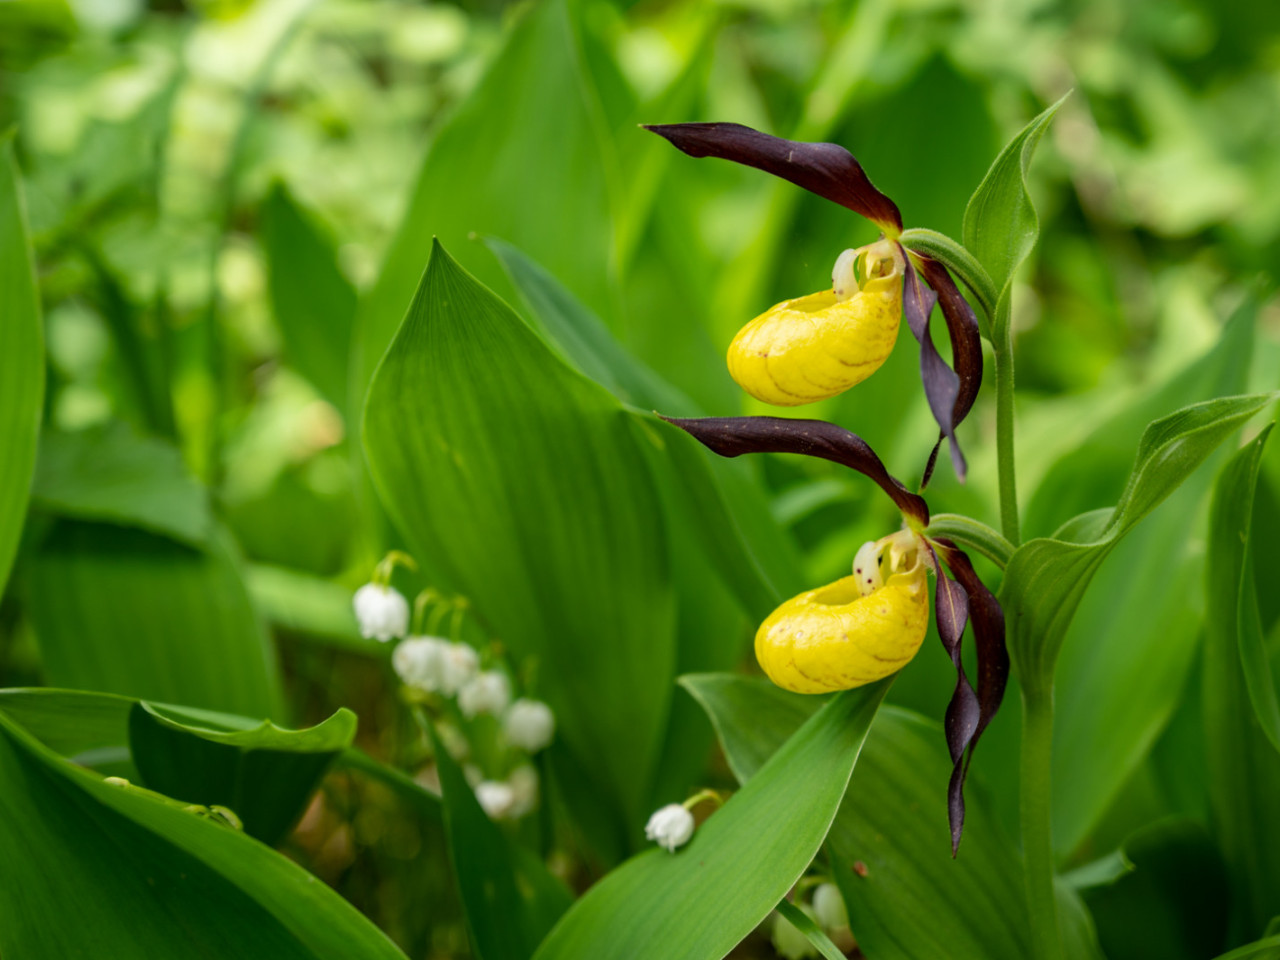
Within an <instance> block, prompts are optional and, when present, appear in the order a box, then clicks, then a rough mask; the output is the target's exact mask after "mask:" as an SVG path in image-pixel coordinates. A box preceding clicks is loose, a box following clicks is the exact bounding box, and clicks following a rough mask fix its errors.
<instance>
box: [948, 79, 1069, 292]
mask: <svg viewBox="0 0 1280 960" xmlns="http://www.w3.org/2000/svg"><path fill="white" fill-rule="evenodd" d="M1065 99H1066V97H1063V99H1062V100H1059V101H1058V102H1057V103H1055V104H1054V105H1053V106H1051V107H1049V109H1047V110H1045V111H1044V112H1043V113H1041V114H1040V115H1039V116H1037V117H1036V118H1035V119H1034V120H1032V121H1031V122H1030V123H1029V124H1027V125H1026V126H1025V127H1023V128H1022V130H1021V131H1019V133H1018V135H1017V136H1015V137H1014V138H1013V139H1012V140H1010V141H1009V142H1008V144H1006V145H1005V148H1004V149H1003V150H1001V151H1000V155H999V156H998V157H996V159H995V162H994V163H992V164H991V169H990V170H988V171H987V175H986V176H985V177H984V178H983V179H982V183H980V184H978V189H977V190H975V191H974V192H973V196H972V197H970V198H969V206H968V207H966V208H965V211H964V245H965V247H967V248H968V250H969V252H970V253H972V254H973V255H974V256H975V257H977V258H978V262H979V263H981V264H982V266H983V267H985V268H986V270H987V274H988V275H989V276H990V277H991V280H992V282H993V283H994V284H995V288H996V290H998V291H1000V293H999V297H1000V299H1003V298H1004V297H1005V291H1006V290H1007V289H1008V287H1009V284H1010V282H1011V281H1012V280H1013V275H1014V273H1015V272H1016V271H1017V269H1018V267H1019V266H1020V265H1021V263H1022V261H1023V260H1025V259H1026V258H1027V254H1029V253H1030V252H1031V248H1032V247H1034V246H1035V245H1036V239H1037V238H1038V237H1039V236H1040V219H1039V218H1038V217H1037V216H1036V208H1035V206H1034V205H1032V203H1031V197H1030V195H1029V194H1028V193H1027V168H1028V167H1029V166H1030V165H1031V157H1032V156H1033V155H1034V154H1035V151H1036V147H1037V146H1039V144H1040V138H1041V137H1043V136H1044V132H1045V130H1047V129H1048V127H1049V121H1051V120H1052V119H1053V116H1054V114H1055V113H1057V112H1058V108H1059V107H1061V106H1062V103H1063V100H1065Z"/></svg>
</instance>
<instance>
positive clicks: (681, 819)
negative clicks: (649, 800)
mask: <svg viewBox="0 0 1280 960" xmlns="http://www.w3.org/2000/svg"><path fill="white" fill-rule="evenodd" d="M644 835H645V838H646V839H648V840H652V841H653V842H654V843H656V844H657V845H658V846H660V847H663V848H664V849H666V850H668V851H670V852H671V853H674V852H675V849H676V847H683V846H684V845H685V844H686V843H688V842H689V838H690V837H692V836H693V814H692V813H690V812H689V811H688V810H687V809H685V807H684V806H683V805H682V804H679V803H669V804H667V805H666V806H665V807H661V808H659V809H658V810H656V811H654V814H653V816H651V817H650V818H649V822H648V823H646V824H645V826H644Z"/></svg>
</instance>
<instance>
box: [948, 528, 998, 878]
mask: <svg viewBox="0 0 1280 960" xmlns="http://www.w3.org/2000/svg"><path fill="white" fill-rule="evenodd" d="M930 544H931V545H932V547H933V548H934V550H935V553H934V557H935V559H936V558H937V556H938V552H937V551H941V556H942V560H943V561H944V562H945V563H946V565H947V566H948V567H949V568H950V569H951V572H952V574H953V575H954V576H955V578H956V581H958V584H959V586H960V587H962V588H963V590H964V593H965V596H966V598H967V606H966V609H967V612H968V619H969V622H970V623H971V624H972V625H973V637H974V641H975V643H976V646H977V655H978V657H977V659H978V689H977V692H976V693H975V692H974V690H973V688H972V687H971V686H970V685H969V682H968V680H967V679H966V678H965V676H964V667H963V665H962V664H961V660H960V642H959V639H958V638H956V640H955V646H954V649H953V648H952V646H951V642H950V639H949V638H950V637H952V636H954V630H953V629H952V625H951V624H948V625H947V627H946V632H945V633H944V627H943V621H942V614H941V613H939V615H938V632H939V634H940V635H941V636H942V641H943V644H944V645H946V646H947V652H948V653H950V654H951V660H952V662H953V663H954V664H955V665H956V670H957V673H958V679H957V681H956V690H955V693H954V694H953V695H952V698H951V703H950V704H948V705H947V713H946V736H947V748H948V750H950V752H951V762H952V763H953V764H954V765H955V766H954V767H953V769H952V771H951V779H950V782H949V784H948V785H947V813H948V817H949V818H950V822H951V855H952V856H953V857H954V856H955V855H956V851H957V850H958V849H959V846H960V836H961V834H962V832H963V829H964V781H965V777H967V776H968V773H969V763H970V761H971V760H972V759H973V751H974V749H975V748H976V747H977V745H978V740H979V738H980V737H981V736H982V733H983V731H984V730H986V729H987V726H988V724H990V723H991V720H992V718H993V717H994V716H995V714H996V711H997V710H999V709H1000V703H1001V701H1002V700H1003V699H1004V691H1005V687H1006V686H1007V684H1008V682H1009V651H1008V648H1007V647H1006V646H1005V630H1004V610H1003V609H1001V607H1000V602H999V601H998V600H996V598H995V595H994V594H993V593H992V592H991V591H990V590H988V589H987V587H986V584H984V583H983V582H982V581H981V580H980V579H979V578H978V574H977V573H976V572H975V571H974V569H973V564H972V563H970V562H969V557H968V556H967V555H966V554H965V552H964V551H963V550H961V549H960V548H959V547H957V546H956V545H955V543H953V542H952V541H950V540H946V539H939V540H931V541H930ZM937 573H938V584H939V588H938V589H939V592H940V593H941V591H942V590H943V589H944V588H943V584H944V583H949V582H950V581H949V580H948V578H947V577H946V574H945V573H944V572H943V570H942V567H941V565H939V566H938V568H937ZM946 589H947V590H948V592H950V589H951V588H950V587H947V588H946ZM937 604H938V605H941V604H942V600H941V599H939V600H938V601H937ZM947 605H948V607H953V606H954V601H951V600H948V601H947ZM953 619H954V618H953Z"/></svg>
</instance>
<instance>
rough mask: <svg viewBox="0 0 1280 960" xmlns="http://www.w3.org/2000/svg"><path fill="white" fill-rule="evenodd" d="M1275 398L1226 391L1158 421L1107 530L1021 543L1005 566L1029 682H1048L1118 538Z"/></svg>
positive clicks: (1015, 645)
mask: <svg viewBox="0 0 1280 960" xmlns="http://www.w3.org/2000/svg"><path fill="white" fill-rule="evenodd" d="M1274 399H1275V398H1274V396H1273V395H1271V394H1253V395H1249V396H1242V397H1223V398H1220V399H1217V400H1210V401H1207V402H1205V403H1198V404H1192V405H1191V406H1189V407H1185V408H1183V409H1182V410H1179V411H1177V412H1175V413H1172V414H1170V415H1169V416H1167V417H1164V418H1163V419H1160V420H1157V421H1155V422H1154V423H1152V424H1151V425H1150V426H1149V427H1148V428H1147V430H1146V432H1145V433H1144V434H1143V437H1142V442H1141V443H1140V444H1139V446H1138V453H1137V458H1136V462H1135V464H1134V468H1133V472H1132V473H1131V474H1130V475H1129V481H1128V484H1127V486H1126V487H1125V491H1124V493H1123V494H1122V495H1121V497H1120V501H1119V503H1118V504H1117V505H1116V507H1115V509H1114V511H1113V512H1112V513H1111V515H1110V519H1109V520H1107V521H1106V523H1105V525H1102V526H1101V529H1100V530H1098V531H1096V533H1095V534H1094V535H1092V536H1090V537H1088V538H1082V539H1080V540H1066V539H1051V538H1044V539H1037V540H1031V541H1028V542H1027V543H1024V544H1023V545H1022V546H1021V547H1019V548H1018V550H1017V551H1016V552H1015V553H1014V555H1013V558H1012V559H1011V560H1010V561H1009V566H1008V568H1007V569H1006V570H1005V577H1004V582H1003V584H1002V585H1001V589H1000V598H1001V602H1002V603H1003V604H1004V608H1005V612H1006V613H1007V614H1010V615H1011V622H1012V624H1013V631H1012V634H1011V636H1010V638H1009V649H1010V652H1011V653H1012V654H1013V657H1014V661H1015V663H1016V664H1017V665H1018V669H1019V679H1020V680H1021V682H1022V683H1023V685H1024V687H1025V686H1033V687H1038V688H1040V689H1047V688H1048V686H1049V684H1050V683H1051V680H1052V676H1053V669H1054V666H1055V664H1056V662H1057V657H1058V651H1059V650H1060V649H1061V646H1062V641H1063V639H1064V637H1065V636H1066V633H1067V628H1068V626H1070V623H1071V618H1072V617H1073V616H1074V615H1075V612H1076V608H1077V607H1078V606H1079V605H1080V600H1081V597H1083V595H1084V591H1085V589H1086V588H1087V587H1088V585H1089V581H1090V580H1091V579H1092V577H1093V574H1094V573H1095V572H1096V571H1097V569H1098V567H1099V566H1100V565H1101V563H1102V561H1103V560H1105V559H1106V557H1107V555H1108V554H1109V553H1110V552H1111V550H1112V549H1114V547H1115V545H1116V544H1117V543H1119V542H1120V540H1121V539H1122V538H1123V537H1124V536H1125V534H1127V533H1128V532H1129V531H1130V530H1131V529H1133V527H1134V526H1136V525H1137V524H1138V522H1139V521H1141V520H1142V518H1143V517H1145V516H1146V515H1147V514H1148V513H1150V512H1151V511H1152V510H1153V509H1154V508H1155V507H1156V506H1157V505H1158V504H1159V503H1160V502H1161V501H1162V500H1164V499H1165V498H1166V497H1168V496H1169V494H1171V493H1172V492H1173V491H1174V490H1176V489H1177V488H1178V486H1179V485H1180V484H1181V483H1182V481H1183V480H1185V479H1186V478H1187V476H1188V475H1190V473H1191V472H1192V471H1193V470H1194V469H1195V468H1196V467H1197V466H1199V465H1200V464H1201V463H1202V462H1203V461H1204V459H1205V458H1206V457H1208V456H1209V454H1211V453H1212V452H1213V451H1214V449H1215V448H1217V446H1218V445H1219V444H1220V443H1221V442H1222V441H1223V440H1225V439H1226V438H1227V437H1228V436H1230V435H1231V434H1232V433H1234V432H1235V431H1236V430H1238V429H1239V428H1240V426H1241V425H1242V424H1243V423H1244V422H1245V421H1247V420H1248V419H1249V418H1250V417H1252V416H1253V415H1254V414H1256V413H1257V412H1258V411H1260V410H1262V409H1263V408H1264V407H1266V406H1267V405H1268V404H1270V403H1271V402H1273V400H1274ZM1060 535H1061V533H1060Z"/></svg>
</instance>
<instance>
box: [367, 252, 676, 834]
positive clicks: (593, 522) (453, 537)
mask: <svg viewBox="0 0 1280 960" xmlns="http://www.w3.org/2000/svg"><path fill="white" fill-rule="evenodd" d="M364 442H365V450H366V452H367V455H368V459H369V464H370V468H371V471H372V474H373V477H374V480H375V482H376V483H377V486H378V490H379V493H380V494H381V497H382V501H383V503H384V505H385V506H386V508H387V511H388V513H389V514H390V515H391V516H392V518H393V519H394V520H395V522H396V524H397V526H398V527H399V528H400V530H401V531H402V533H403V534H404V536H405V537H406V539H407V542H408V544H409V547H410V548H411V549H412V551H413V553H414V555H415V556H416V557H417V559H418V561H419V563H420V564H421V565H423V567H424V569H425V570H426V571H428V573H429V575H430V576H431V577H432V579H433V580H436V581H440V582H442V583H444V584H447V585H449V586H450V587H452V588H453V589H455V590H458V591H461V592H462V593H463V594H465V595H466V596H467V597H469V598H470V600H471V601H472V603H473V605H474V608H475V609H476V610H477V611H478V612H479V613H480V615H481V616H482V617H483V618H484V621H485V622H486V623H487V624H488V625H489V626H490V627H491V629H492V630H493V632H494V635H495V636H497V637H500V638H501V639H502V641H503V643H504V644H505V645H506V646H507V648H508V649H509V650H510V651H511V653H512V654H513V655H514V656H515V658H516V659H517V661H521V660H523V659H525V658H529V657H532V658H535V659H536V661H537V663H538V685H539V695H540V696H544V697H545V699H546V700H547V701H548V702H549V703H550V704H551V705H552V707H553V709H554V710H555V711H556V717H557V721H558V729H559V731H560V732H561V736H560V737H559V738H558V740H557V744H558V745H559V746H560V747H561V748H563V747H567V748H568V753H569V754H571V757H570V758H567V759H571V760H572V762H573V763H574V764H575V765H576V766H578V767H579V769H580V770H581V771H582V773H583V775H584V776H586V777H587V779H588V780H589V781H590V782H591V783H592V784H593V787H594V790H593V793H592V794H591V795H585V794H579V792H578V791H575V792H574V794H575V796H571V797H570V799H571V800H580V801H581V806H582V808H583V811H584V815H590V814H591V813H592V812H593V811H594V812H595V813H596V815H597V816H600V815H604V816H605V817H613V818H618V819H617V820H615V821H614V823H613V826H612V830H613V832H614V840H613V843H612V846H613V848H614V850H615V852H616V851H617V850H618V849H620V848H622V847H623V846H624V843H625V840H624V838H625V837H627V836H628V835H630V836H634V835H635V834H636V832H638V829H639V826H640V824H641V817H642V815H643V813H644V810H643V806H642V805H643V804H644V803H645V799H644V798H645V797H646V795H647V794H646V791H647V787H648V785H649V783H650V782H651V778H652V777H653V773H654V768H655V764H656V761H657V756H658V751H659V748H660V745H661V738H662V735H663V733H664V729H665V726H666V719H667V713H668V708H669V703H670V699H671V692H672V683H671V680H672V676H673V672H674V665H675V649H674V647H675V644H674V639H673V631H674V602H673V601H674V596H673V591H672V587H671V582H670V574H669V568H668V542H667V535H666V531H665V528H664V527H665V525H664V523H663V519H662V504H661V500H660V497H659V494H658V492H657V490H656V485H655V482H654V479H653V478H652V477H651V475H650V469H649V466H648V464H647V463H646V454H645V453H644V451H643V450H642V449H641V447H640V446H639V444H640V442H641V440H640V438H639V437H637V435H636V434H635V433H634V432H633V429H632V423H631V414H629V413H628V412H627V411H626V410H625V409H623V407H622V406H621V405H620V404H619V403H618V401H617V400H616V399H614V398H613V397H612V396H610V395H609V393H608V392H607V391H605V390H604V389H603V388H601V387H599V386H597V385H596V384H594V383H592V382H590V381H589V380H587V379H585V378H584V377H582V376H581V375H579V374H577V373H576V372H574V371H572V370H570V369H569V368H568V367H566V366H565V365H564V364H563V363H562V362H561V361H560V360H559V359H558V358H556V357H555V356H554V355H553V354H552V353H551V352H550V350H548V349H547V348H546V346H545V345H544V344H543V343H542V342H541V341H540V340H539V339H538V338H537V336H536V335H535V334H534V333H533V331H532V330H530V329H529V328H528V327H527V326H525V324H524V323H523V322H522V321H521V320H520V318H519V317H518V316H516V314H515V313H513V312H512V311H511V310H510V308H508V307H507V306H506V305H505V304H504V303H502V302H501V301H500V300H498V299H497V297H495V296H494V295H493V294H492V293H490V292H489V291H488V290H486V289H485V288H484V287H482V286H481V285H480V284H479V283H477V282H476V281H475V280H474V279H473V278H472V277H471V276H469V275H468V274H467V273H466V272H464V271H463V270H462V268H461V267H459V266H458V265H457V263H455V262H454V261H453V260H452V259H451V258H450V257H449V255H448V254H447V253H445V252H444V251H443V249H442V248H441V247H439V245H437V247H436V250H435V252H434V253H433V255H432V257H431V262H430V264H429V265H428V267H427V271H426V274H425V275H424V277H423V280H422V285H421V286H420V287H419V289H418V294H417V296H416V297H415V298H414V301H413V304H412V306H411V307H410V309H409V313H408V316H407V317H406V318H405V321H404V324H403V325H402V327H401V329H400V331H399V333H398V334H397V335H396V339H395V341H394V343H393V344H392V346H391V348H390V349H389V350H388V352H387V355H386V357H385V358H384V359H383V362H382V364H381V366H380V367H379V368H378V372H377V375H376V376H375V378H374V382H373V384H372V386H371V388H370V391H369V398H368V401H367V404H366V408H365V419H364ZM556 752H557V751H556V748H553V754H554V753H556ZM561 752H563V751H561ZM597 841H598V842H600V838H599V837H597Z"/></svg>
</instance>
